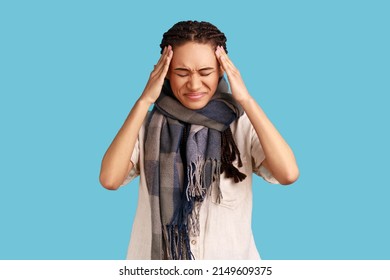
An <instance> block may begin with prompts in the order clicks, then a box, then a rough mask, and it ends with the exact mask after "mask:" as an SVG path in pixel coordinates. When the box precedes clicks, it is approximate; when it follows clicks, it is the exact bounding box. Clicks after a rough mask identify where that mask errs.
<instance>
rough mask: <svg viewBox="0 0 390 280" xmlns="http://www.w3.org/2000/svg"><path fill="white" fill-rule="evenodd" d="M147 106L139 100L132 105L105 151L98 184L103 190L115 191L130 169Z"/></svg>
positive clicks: (146, 103)
mask: <svg viewBox="0 0 390 280" xmlns="http://www.w3.org/2000/svg"><path fill="white" fill-rule="evenodd" d="M149 106H150V103H149V102H147V101H145V100H143V99H139V100H138V101H137V102H136V103H135V104H134V107H133V108H132V109H131V111H130V113H129V115H128V116H127V118H126V120H125V122H124V124H123V125H122V127H121V129H120V130H119V132H118V133H117V135H116V136H115V138H114V140H113V141H112V143H111V145H110V146H109V148H108V149H107V152H106V153H105V155H104V157H103V160H102V165H101V170H100V182H101V184H102V185H103V186H104V187H105V188H107V189H112V190H115V189H117V188H118V187H119V186H120V184H121V183H122V182H123V180H124V179H125V178H126V175H127V174H128V172H129V170H130V169H131V168H132V163H131V161H130V158H131V155H132V153H133V150H134V146H135V143H136V142H137V137H138V133H139V130H140V128H141V126H142V124H143V121H144V119H145V117H146V115H147V113H148V109H149Z"/></svg>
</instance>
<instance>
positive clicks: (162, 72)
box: [155, 48, 173, 78]
mask: <svg viewBox="0 0 390 280" xmlns="http://www.w3.org/2000/svg"><path fill="white" fill-rule="evenodd" d="M172 56H173V51H172V48H169V49H168V50H167V53H166V54H165V56H164V60H162V61H161V63H160V64H159V66H158V69H156V70H155V75H156V76H157V77H159V78H161V77H162V78H165V76H166V75H167V73H168V70H169V65H170V63H171V60H172Z"/></svg>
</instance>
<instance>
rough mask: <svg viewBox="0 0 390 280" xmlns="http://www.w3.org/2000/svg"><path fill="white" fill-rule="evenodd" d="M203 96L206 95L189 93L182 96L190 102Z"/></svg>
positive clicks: (203, 93)
mask: <svg viewBox="0 0 390 280" xmlns="http://www.w3.org/2000/svg"><path fill="white" fill-rule="evenodd" d="M205 95H206V93H205V92H189V93H185V94H184V96H185V97H187V98H188V99H190V100H199V99H201V98H202V97H203V96H205Z"/></svg>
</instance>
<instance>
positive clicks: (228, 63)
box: [220, 46, 236, 70]
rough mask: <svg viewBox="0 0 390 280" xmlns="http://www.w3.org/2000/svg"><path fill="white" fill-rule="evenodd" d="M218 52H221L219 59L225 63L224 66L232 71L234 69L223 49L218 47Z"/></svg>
mask: <svg viewBox="0 0 390 280" xmlns="http://www.w3.org/2000/svg"><path fill="white" fill-rule="evenodd" d="M220 51H221V59H222V60H223V61H224V62H225V64H226V66H228V67H230V68H232V70H233V69H236V67H235V66H234V64H233V62H232V61H231V60H230V58H229V56H228V55H227V53H226V51H225V49H224V48H223V47H221V46H220Z"/></svg>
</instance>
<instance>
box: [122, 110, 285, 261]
mask: <svg viewBox="0 0 390 280" xmlns="http://www.w3.org/2000/svg"><path fill="white" fill-rule="evenodd" d="M230 128H231V130H232V134H233V137H234V139H235V142H236V145H237V147H238V149H239V151H240V153H241V160H242V163H243V167H241V168H239V169H240V171H241V172H243V173H245V174H246V175H247V177H246V178H245V180H243V181H242V182H239V183H234V182H233V180H232V179H231V178H229V179H228V178H226V177H225V176H224V174H221V182H220V189H221V192H222V197H223V198H222V199H221V200H220V203H218V202H217V197H215V195H214V194H211V195H206V198H205V200H204V201H203V203H202V205H201V208H200V213H199V226H200V233H199V235H198V236H192V235H190V244H191V252H192V253H193V255H194V257H195V259H196V260H213V259H214V260H215V259H230V260H232V259H234V260H235V259H237V260H238V259H242V260H251V259H260V255H259V253H258V251H257V248H256V244H255V242H254V238H253V234H252V227H251V221H252V174H253V173H255V174H257V175H259V176H261V177H263V178H264V179H265V180H266V181H268V182H270V183H274V184H277V183H278V182H277V181H276V179H275V178H273V177H272V175H271V174H270V172H269V171H268V170H267V169H265V168H264V167H263V166H262V165H261V163H262V161H263V160H264V158H265V156H264V152H263V149H262V147H261V144H260V142H259V139H258V137H257V134H256V132H255V130H254V128H253V126H252V124H251V122H250V121H249V119H248V117H247V115H246V114H243V115H242V116H241V117H240V118H239V119H237V121H235V122H233V123H232V124H231V126H230ZM144 136H145V127H144V126H142V128H141V130H140V133H139V136H138V140H137V143H136V145H135V148H134V151H133V155H132V157H131V161H132V162H133V163H134V167H133V169H132V170H131V171H130V173H129V175H128V177H127V178H126V179H125V181H124V182H123V184H122V185H125V184H127V183H129V182H130V181H131V180H132V179H134V178H135V177H137V176H138V175H140V176H141V177H140V186H139V197H138V206H137V212H136V215H135V219H134V223H133V229H132V232H131V238H130V244H129V248H128V253H127V259H142V260H147V259H151V244H152V242H151V241H152V219H151V217H152V216H151V208H150V197H149V194H148V189H147V185H146V180H145V170H144ZM234 165H235V166H237V163H236V164H234Z"/></svg>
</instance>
